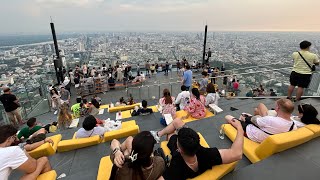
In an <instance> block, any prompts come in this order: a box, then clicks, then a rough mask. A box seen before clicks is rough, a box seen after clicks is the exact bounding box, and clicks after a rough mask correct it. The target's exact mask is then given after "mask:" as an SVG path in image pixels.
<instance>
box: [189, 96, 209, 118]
mask: <svg viewBox="0 0 320 180" xmlns="http://www.w3.org/2000/svg"><path fill="white" fill-rule="evenodd" d="M205 103H206V99H205V97H203V96H200V100H198V99H196V98H195V97H194V96H192V97H191V99H190V103H189V104H188V105H187V106H185V107H184V110H185V111H187V112H189V113H190V114H191V117H193V118H196V119H201V118H204V117H205V116H206V107H205Z"/></svg>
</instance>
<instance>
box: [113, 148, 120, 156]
mask: <svg viewBox="0 0 320 180" xmlns="http://www.w3.org/2000/svg"><path fill="white" fill-rule="evenodd" d="M119 150H120V148H119V147H116V148H114V150H113V151H112V154H113V155H114V154H116V153H117V152H118V151H119Z"/></svg>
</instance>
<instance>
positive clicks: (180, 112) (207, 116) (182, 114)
mask: <svg viewBox="0 0 320 180" xmlns="http://www.w3.org/2000/svg"><path fill="white" fill-rule="evenodd" d="M187 114H188V113H187V111H185V110H180V111H177V113H176V116H177V118H181V117H183V116H186V115H187ZM212 116H214V114H213V113H212V112H210V111H209V110H208V109H206V116H205V117H204V118H209V117H212ZM204 118H201V119H204ZM196 120H200V119H196V118H193V117H191V116H189V118H188V119H184V120H183V122H185V123H188V122H191V121H196Z"/></svg>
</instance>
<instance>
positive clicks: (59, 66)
mask: <svg viewBox="0 0 320 180" xmlns="http://www.w3.org/2000/svg"><path fill="white" fill-rule="evenodd" d="M50 27H51V33H52V38H53V43H54V49H55V52H56V59H54V60H53V62H54V68H55V70H56V76H57V80H58V84H60V81H63V74H62V60H61V57H60V53H59V48H58V42H57V36H56V31H55V28H54V24H53V22H51V23H50Z"/></svg>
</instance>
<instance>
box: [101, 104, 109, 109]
mask: <svg viewBox="0 0 320 180" xmlns="http://www.w3.org/2000/svg"><path fill="white" fill-rule="evenodd" d="M108 108H109V104H104V105H101V106H100V109H108Z"/></svg>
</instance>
